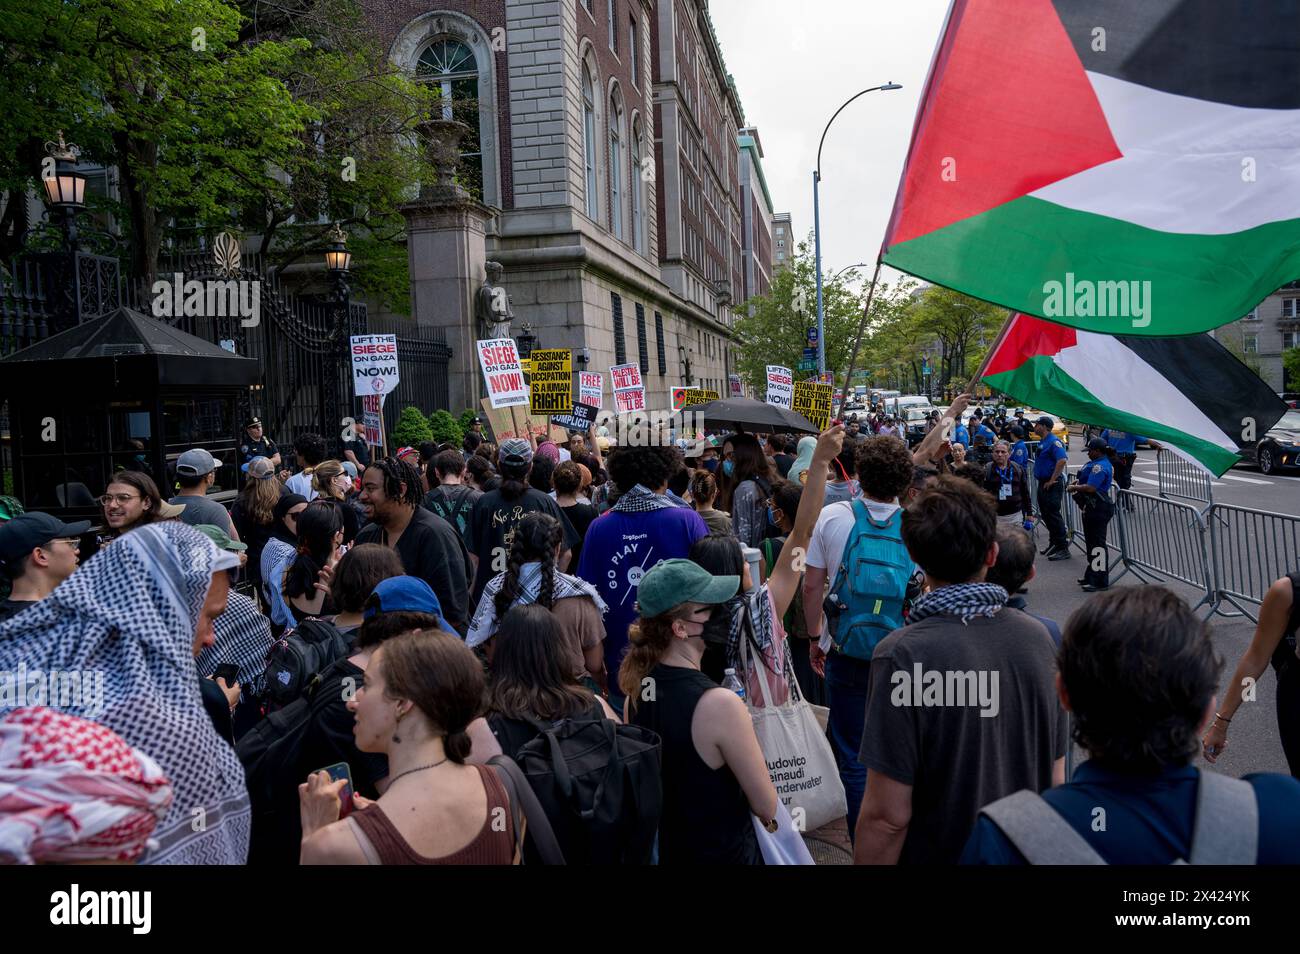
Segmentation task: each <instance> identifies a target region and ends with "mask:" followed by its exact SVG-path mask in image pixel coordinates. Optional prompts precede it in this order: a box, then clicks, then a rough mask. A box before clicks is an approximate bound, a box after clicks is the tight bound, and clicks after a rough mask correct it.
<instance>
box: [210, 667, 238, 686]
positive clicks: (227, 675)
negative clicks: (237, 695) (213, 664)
mask: <svg viewBox="0 0 1300 954" xmlns="http://www.w3.org/2000/svg"><path fill="white" fill-rule="evenodd" d="M212 678H213V680H221V679H224V680H225V681H226V685H227V686H233V685H234V684H235V683H237V682H238V681H239V666H238V665H237V664H236V663H222V664H221V665H220V666H218V667H217V671H216V672H214V673H213V674H212ZM218 684H219V683H218Z"/></svg>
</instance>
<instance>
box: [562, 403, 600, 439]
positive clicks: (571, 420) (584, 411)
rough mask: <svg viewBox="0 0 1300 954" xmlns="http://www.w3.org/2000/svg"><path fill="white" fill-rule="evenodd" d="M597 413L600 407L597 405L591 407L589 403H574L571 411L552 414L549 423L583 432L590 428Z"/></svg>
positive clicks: (594, 421)
mask: <svg viewBox="0 0 1300 954" xmlns="http://www.w3.org/2000/svg"><path fill="white" fill-rule="evenodd" d="M599 413H600V408H598V407H592V406H591V405H590V404H575V405H573V411H572V412H570V413H569V414H564V415H556V416H553V417H552V418H551V423H552V424H558V425H560V427H567V428H568V429H569V430H571V431H581V432H582V433H584V434H585V433H586V432H587V431H588V430H589V429H590V428H591V425H592V424H594V423H596V415H597V414H599Z"/></svg>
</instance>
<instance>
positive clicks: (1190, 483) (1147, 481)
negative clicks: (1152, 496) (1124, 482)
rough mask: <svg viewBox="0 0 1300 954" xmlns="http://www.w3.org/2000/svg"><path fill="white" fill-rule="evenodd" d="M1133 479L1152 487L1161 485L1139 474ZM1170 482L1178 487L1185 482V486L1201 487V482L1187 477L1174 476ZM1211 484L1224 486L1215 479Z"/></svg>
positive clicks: (1212, 485)
mask: <svg viewBox="0 0 1300 954" xmlns="http://www.w3.org/2000/svg"><path fill="white" fill-rule="evenodd" d="M1133 479H1134V480H1137V481H1140V482H1142V483H1144V484H1150V485H1151V486H1152V487H1159V486H1160V481H1158V480H1152V479H1151V478H1150V477H1139V476H1138V475H1137V474H1134V475H1133ZM1168 483H1169V485H1170V486H1171V487H1176V486H1178V485H1179V484H1180V483H1181V484H1183V485H1184V486H1185V487H1199V486H1200V483H1199V482H1198V481H1188V480H1187V479H1186V478H1183V479H1180V478H1178V477H1172V478H1170V479H1169V481H1168ZM1210 486H1211V487H1222V486H1223V484H1220V483H1217V482H1213V481H1212V482H1211V483H1210Z"/></svg>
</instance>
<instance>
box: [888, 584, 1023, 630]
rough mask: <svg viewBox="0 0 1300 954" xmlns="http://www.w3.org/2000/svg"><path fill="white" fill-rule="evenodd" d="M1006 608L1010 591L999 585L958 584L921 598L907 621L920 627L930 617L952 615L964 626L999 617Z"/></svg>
mask: <svg viewBox="0 0 1300 954" xmlns="http://www.w3.org/2000/svg"><path fill="white" fill-rule="evenodd" d="M1006 605H1007V591H1006V590H1005V589H1004V588H1003V587H1001V586H998V585H997V584H996V583H957V584H955V585H953V586H944V587H940V588H939V589H937V590H933V591H931V592H929V593H926V594H925V595H924V596H922V597H919V598H918V599H917V601H916V602H915V603H913V604H912V611H911V612H910V613H909V614H908V616H907V621H908V622H909V623H917V622H920V621H921V620H923V619H925V618H926V617H928V616H937V615H938V614H939V613H949V614H951V615H953V616H959V617H961V621H962V622H963V623H965V622H967V621H968V620H970V619H973V618H974V617H976V616H996V615H997V613H998V610H1000V609H1002V607H1004V606H1006Z"/></svg>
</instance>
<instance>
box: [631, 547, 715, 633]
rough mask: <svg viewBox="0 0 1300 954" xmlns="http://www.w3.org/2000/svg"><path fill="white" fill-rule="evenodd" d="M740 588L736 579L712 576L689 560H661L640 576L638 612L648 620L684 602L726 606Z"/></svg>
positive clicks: (637, 594) (637, 599) (637, 600)
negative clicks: (724, 604)
mask: <svg viewBox="0 0 1300 954" xmlns="http://www.w3.org/2000/svg"><path fill="white" fill-rule="evenodd" d="M739 589H740V577H738V576H714V575H713V574H712V573H710V572H709V571H708V570H706V569H704V567H702V566H700V565H699V564H698V563H692V562H691V561H690V560H680V559H678V560H660V561H659V562H658V563H656V564H655V565H654V566H652V567H651V568H650V570H649V572H647V573H646V575H645V576H643V577H641V584H640V586H638V587H637V591H636V605H637V611H638V612H639V613H640V614H641V616H642V617H644V618H647V619H648V618H649V617H651V616H659V615H661V614H663V613H666V612H668V611H669V610H670V609H672V608H673V607H675V606H681V605H682V604H683V603H704V604H712V603H725V602H727V600H729V599H731V598H732V597H733V596H735V595H736V591H737V590H739Z"/></svg>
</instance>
